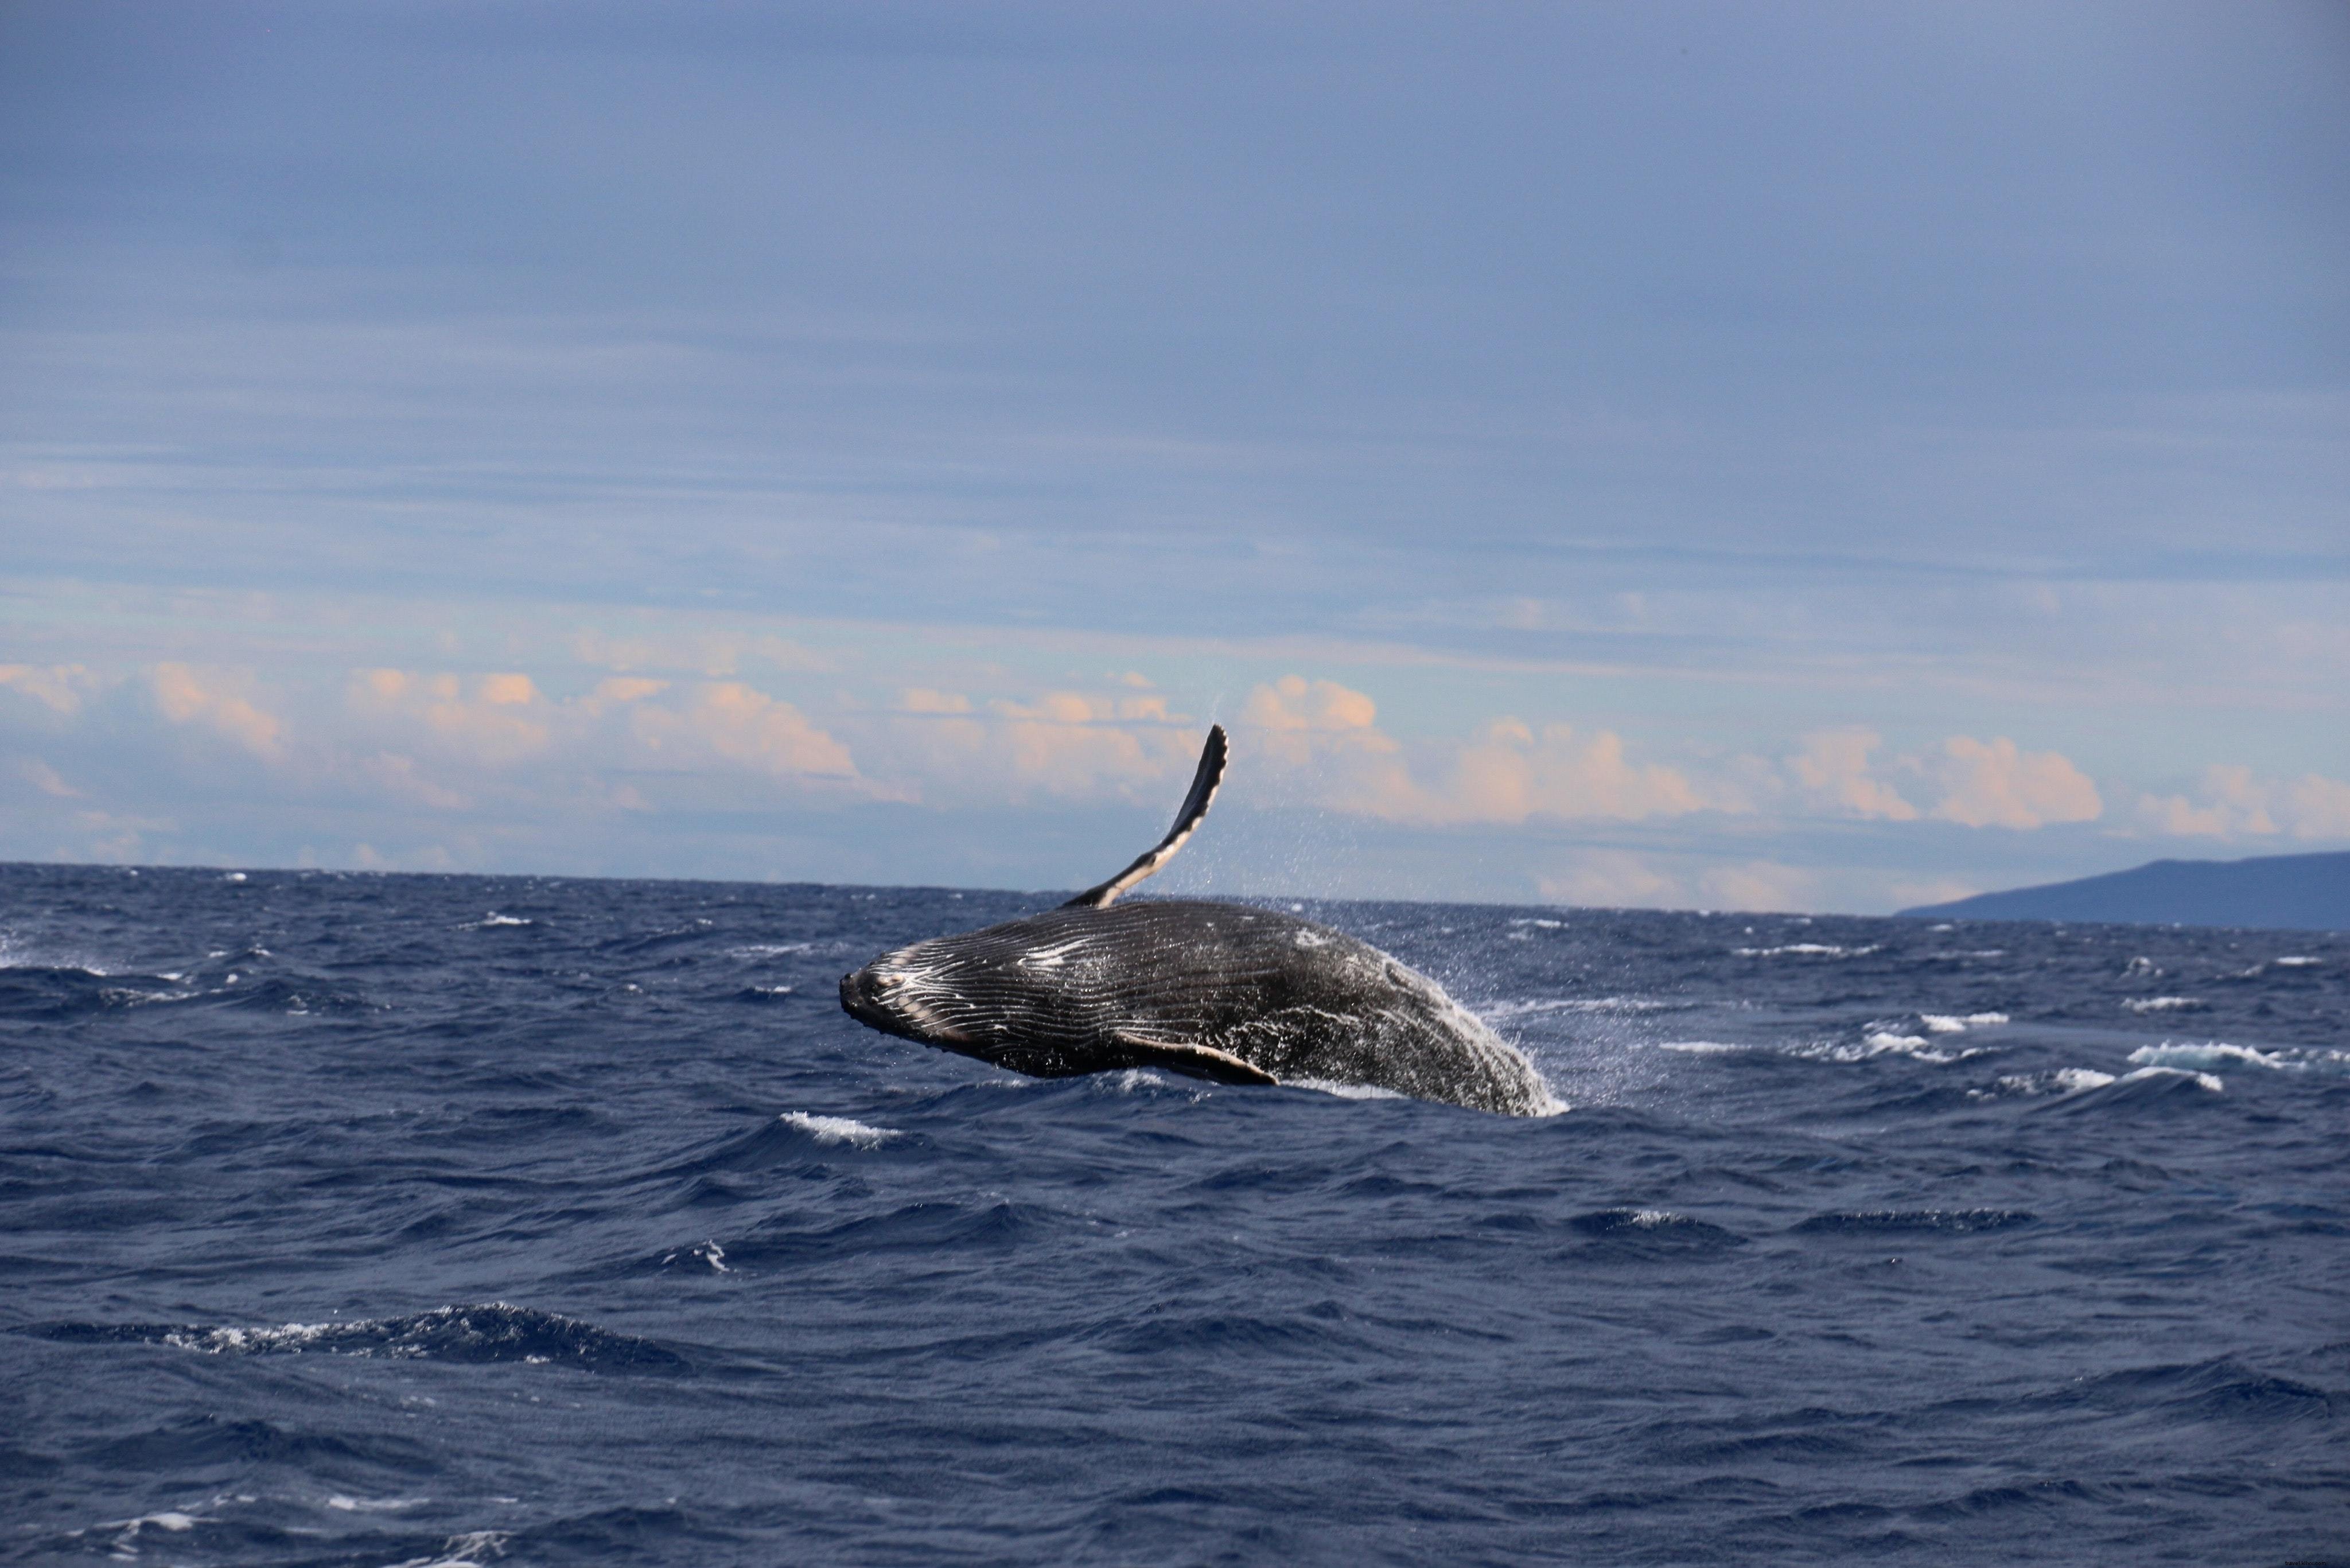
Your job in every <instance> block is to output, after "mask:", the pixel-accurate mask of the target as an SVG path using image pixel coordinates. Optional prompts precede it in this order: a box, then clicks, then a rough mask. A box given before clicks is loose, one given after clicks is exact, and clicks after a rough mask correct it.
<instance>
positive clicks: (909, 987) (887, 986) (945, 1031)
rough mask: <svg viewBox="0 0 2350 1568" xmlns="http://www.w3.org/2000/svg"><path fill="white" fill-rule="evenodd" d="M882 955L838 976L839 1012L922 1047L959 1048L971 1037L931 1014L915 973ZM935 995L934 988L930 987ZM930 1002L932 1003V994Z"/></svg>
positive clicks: (869, 1027)
mask: <svg viewBox="0 0 2350 1568" xmlns="http://www.w3.org/2000/svg"><path fill="white" fill-rule="evenodd" d="M898 957H899V955H898V954H895V953H890V954H885V955H884V956H882V957H880V958H878V959H875V960H874V961H872V962H871V963H868V964H867V965H866V966H865V967H864V968H863V969H860V970H857V971H853V972H852V973H848V974H844V975H842V976H841V977H840V1010H841V1011H842V1012H846V1013H847V1014H848V1016H850V1017H851V1018H854V1019H855V1020H857V1022H858V1023H862V1024H864V1025H865V1026H866V1027H867V1028H868V1029H879V1031H881V1033H884V1034H895V1035H898V1036H899V1037H900V1038H902V1039H907V1040H912V1041H915V1042H917V1043H918V1044H924V1045H948V1046H963V1045H968V1044H971V1036H970V1034H968V1033H965V1032H964V1031H962V1030H961V1029H958V1028H956V1027H954V1026H953V1025H952V1024H951V1023H947V1022H946V1021H945V1020H943V1019H941V1018H940V1017H938V1016H937V1015H936V1014H934V1013H933V1012H931V1008H930V1007H929V1006H928V1005H927V1004H926V1002H925V1001H924V1000H923V998H922V997H920V996H918V995H916V994H915V993H916V992H918V991H920V990H922V989H923V987H921V986H920V985H918V984H917V983H916V982H917V981H918V980H919V979H920V975H919V974H917V973H910V972H908V971H907V969H906V967H905V966H904V965H902V964H900V963H898V962H896V961H895V960H896V959H897V958H898ZM931 989H932V991H933V992H935V988H931ZM931 1000H936V997H935V994H933V996H932V997H931Z"/></svg>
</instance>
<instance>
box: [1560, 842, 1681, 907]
mask: <svg viewBox="0 0 2350 1568" xmlns="http://www.w3.org/2000/svg"><path fill="white" fill-rule="evenodd" d="M1534 886H1535V887H1536V888H1540V889H1541V891H1542V896H1543V897H1544V898H1548V899H1551V900H1553V901H1554V902H1555V903H1561V904H1575V905H1579V906H1581V907H1583V908H1586V909H1662V908H1668V907H1669V906H1671V905H1674V904H1676V903H1679V902H1680V901H1681V885H1680V883H1679V881H1678V880H1676V879H1675V878H1673V877H1668V876H1666V875H1664V874H1663V873H1662V872H1659V871H1657V870H1655V869H1653V868H1651V867H1649V866H1648V863H1647V862H1646V861H1644V860H1642V859H1641V858H1640V857H1638V856H1637V855H1631V854H1627V853H1626V852H1624V851H1623V850H1620V849H1596V850H1593V851H1591V852H1590V853H1588V854H1586V855H1583V856H1580V857H1577V858H1576V859H1575V860H1574V861H1573V862H1571V863H1570V864H1568V865H1566V866H1565V867H1560V868H1558V869H1556V870H1554V871H1551V872H1548V873H1545V874H1544V875H1542V876H1539V877H1535V878H1534Z"/></svg>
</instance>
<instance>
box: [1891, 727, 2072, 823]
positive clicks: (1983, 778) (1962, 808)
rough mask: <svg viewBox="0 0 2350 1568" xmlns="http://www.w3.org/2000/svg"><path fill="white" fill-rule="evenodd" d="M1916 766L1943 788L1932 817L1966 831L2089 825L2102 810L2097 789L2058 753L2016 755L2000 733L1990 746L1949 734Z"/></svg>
mask: <svg viewBox="0 0 2350 1568" xmlns="http://www.w3.org/2000/svg"><path fill="white" fill-rule="evenodd" d="M1916 765H1917V766H1918V768H1919V770H1920V771H1922V772H1924V773H1925V774H1928V775H1929V777H1931V778H1933V779H1934V780H1935V781H1936V782H1937V783H1938V784H1939V785H1940V786H1941V788H1942V792H1943V794H1942V798H1941V799H1940V800H1939V802H1937V803H1936V805H1935V806H1934V809H1933V811H1932V813H1931V815H1934V816H1936V817H1939V818H1940V819H1941V820H1943V821H1945V822H1956V823H1961V824H1963V825H1964V826H1968V827H2014V828H2032V827H2043V826H2047V825H2048V824H2050V823H2054V822H2094V821H2095V820H2096V819H2097V817H2099V816H2100V815H2103V814H2104V812H2105V809H2106V807H2105V802H2104V801H2103V800H2101V799H2099V798H2098V795H2097V786H2096V785H2095V784H2092V783H2090V782H2089V777H2088V775H2087V774H2084V773H2083V772H2082V771H2081V770H2080V769H2078V768H2076V767H2074V765H2073V764H2072V763H2071V762H2069V761H2067V760H2066V759H2065V758H2064V756H2063V755H2061V754H2060V753H2055V752H2025V751H2020V750H2018V749H2017V747H2016V744H2015V742H2013V741H2011V740H2009V739H2008V738H2007V737H2006V736H2004V735H2002V736H2000V737H1999V738H1998V739H1996V740H1993V741H1991V742H1982V741H1978V740H1975V739H1974V738H1973V737H1971V736H1969V735H1953V736H1951V737H1950V739H1949V740H1947V741H1945V742H1942V747H1941V751H1940V753H1939V754H1936V753H1929V754H1928V755H1926V756H1925V757H1922V758H1919V759H1918V761H1917V763H1916Z"/></svg>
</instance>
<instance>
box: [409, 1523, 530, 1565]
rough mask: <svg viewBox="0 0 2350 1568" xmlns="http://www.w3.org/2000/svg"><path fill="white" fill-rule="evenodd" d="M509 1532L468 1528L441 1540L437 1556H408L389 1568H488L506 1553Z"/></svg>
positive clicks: (511, 1533)
mask: <svg viewBox="0 0 2350 1568" xmlns="http://www.w3.org/2000/svg"><path fill="white" fill-rule="evenodd" d="M513 1533H514V1532H511V1531H506V1530H469V1531H467V1532H465V1533H464V1534H463V1535H452V1536H451V1537H449V1539H448V1540H446V1541H444V1542H442V1543H441V1554H440V1555H439V1556H438V1557H411V1558H409V1559H407V1560H406V1561H404V1562H400V1563H393V1564H392V1565H391V1568H488V1564H489V1563H490V1562H491V1561H492V1560H494V1559H495V1558H499V1557H503V1556H504V1555H505V1554H506V1542H508V1541H509V1540H511V1539H512V1538H513Z"/></svg>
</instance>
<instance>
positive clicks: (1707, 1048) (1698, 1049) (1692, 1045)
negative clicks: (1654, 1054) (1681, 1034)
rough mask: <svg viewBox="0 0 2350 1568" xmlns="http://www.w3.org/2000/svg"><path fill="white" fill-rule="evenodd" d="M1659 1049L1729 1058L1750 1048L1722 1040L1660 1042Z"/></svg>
mask: <svg viewBox="0 0 2350 1568" xmlns="http://www.w3.org/2000/svg"><path fill="white" fill-rule="evenodd" d="M1657 1049H1658V1050H1659V1051H1682V1052H1686V1053H1688V1054H1690V1055H1692V1056H1727V1055H1729V1054H1731V1053H1732V1052H1735V1051H1744V1050H1746V1049H1748V1047H1747V1046H1744V1045H1731V1044H1724V1043H1723V1042H1721V1041H1720V1040H1666V1041H1662V1042H1660V1043H1659V1044H1658V1046H1657Z"/></svg>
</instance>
